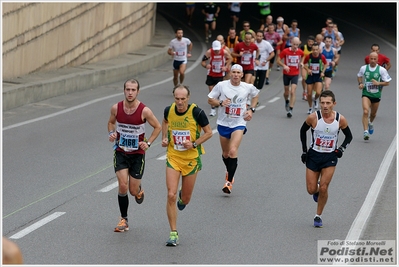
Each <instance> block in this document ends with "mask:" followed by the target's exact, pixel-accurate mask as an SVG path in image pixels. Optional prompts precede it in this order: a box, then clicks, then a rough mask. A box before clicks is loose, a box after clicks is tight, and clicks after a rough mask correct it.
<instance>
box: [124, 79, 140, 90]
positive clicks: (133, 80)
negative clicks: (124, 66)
mask: <svg viewBox="0 0 399 267" xmlns="http://www.w3.org/2000/svg"><path fill="white" fill-rule="evenodd" d="M127 83H135V84H137V90H140V83H139V81H137V80H136V79H129V80H127V81H126V82H125V83H124V84H123V90H125V89H126V84H127Z"/></svg>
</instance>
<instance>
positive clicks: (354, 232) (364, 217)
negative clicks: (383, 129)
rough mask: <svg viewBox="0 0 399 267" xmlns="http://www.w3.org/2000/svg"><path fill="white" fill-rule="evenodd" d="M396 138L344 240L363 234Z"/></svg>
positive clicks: (384, 175)
mask: <svg viewBox="0 0 399 267" xmlns="http://www.w3.org/2000/svg"><path fill="white" fill-rule="evenodd" d="M396 138H397V135H395V137H394V139H393V140H392V143H391V145H390V146H389V148H388V151H387V153H385V156H384V159H383V160H382V162H381V165H380V168H379V169H378V172H377V175H376V176H375V179H374V181H373V183H372V184H371V186H370V189H369V192H368V194H367V196H366V199H365V200H364V202H363V205H362V207H361V208H360V210H359V212H358V214H357V216H356V218H355V220H354V221H353V223H352V226H351V228H350V229H349V232H348V235H347V236H346V238H345V240H353V241H357V240H359V238H360V236H361V235H362V234H363V232H364V230H365V228H366V226H367V222H368V219H369V217H370V214H371V211H372V210H373V208H374V205H375V202H376V201H377V198H378V196H379V194H380V191H381V187H382V185H383V184H384V181H385V178H386V177H387V172H388V169H389V166H390V165H391V163H392V161H393V157H394V156H395V153H396ZM392 238H393V237H392ZM349 257H350V256H349ZM349 262H350V261H349ZM337 264H338V265H341V264H342V263H337V262H334V265H337ZM348 264H349V263H348Z"/></svg>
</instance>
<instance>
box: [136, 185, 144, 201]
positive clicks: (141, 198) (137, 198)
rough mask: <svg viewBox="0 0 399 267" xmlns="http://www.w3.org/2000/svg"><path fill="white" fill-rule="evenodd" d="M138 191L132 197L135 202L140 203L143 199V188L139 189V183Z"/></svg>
mask: <svg viewBox="0 0 399 267" xmlns="http://www.w3.org/2000/svg"><path fill="white" fill-rule="evenodd" d="M139 190H140V192H139V193H138V194H137V195H135V196H134V199H135V200H136V202H137V204H141V203H143V201H144V190H143V189H141V185H140V186H139Z"/></svg>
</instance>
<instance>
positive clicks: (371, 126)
mask: <svg viewBox="0 0 399 267" xmlns="http://www.w3.org/2000/svg"><path fill="white" fill-rule="evenodd" d="M373 133H374V125H373V124H372V123H371V122H369V134H370V135H372V134H373Z"/></svg>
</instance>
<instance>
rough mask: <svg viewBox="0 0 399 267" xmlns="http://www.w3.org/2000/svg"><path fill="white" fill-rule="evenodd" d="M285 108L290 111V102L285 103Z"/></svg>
mask: <svg viewBox="0 0 399 267" xmlns="http://www.w3.org/2000/svg"><path fill="white" fill-rule="evenodd" d="M285 110H286V111H287V112H288V111H290V102H288V103H285Z"/></svg>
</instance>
